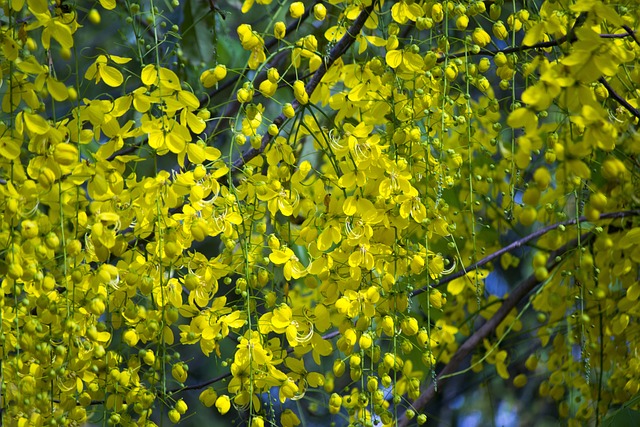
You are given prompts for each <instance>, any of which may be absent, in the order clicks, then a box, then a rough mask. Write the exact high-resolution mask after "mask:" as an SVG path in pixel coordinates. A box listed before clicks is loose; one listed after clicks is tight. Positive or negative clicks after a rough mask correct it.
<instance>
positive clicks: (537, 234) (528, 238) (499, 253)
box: [411, 209, 640, 297]
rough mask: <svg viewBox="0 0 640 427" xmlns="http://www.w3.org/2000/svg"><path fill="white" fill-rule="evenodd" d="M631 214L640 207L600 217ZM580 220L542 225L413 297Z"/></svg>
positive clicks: (582, 219) (638, 210) (621, 216)
mask: <svg viewBox="0 0 640 427" xmlns="http://www.w3.org/2000/svg"><path fill="white" fill-rule="evenodd" d="M629 216H640V209H637V210H631V211H620V212H608V213H603V214H601V215H600V219H601V220H603V219H616V218H625V217H629ZM578 222H588V220H587V218H586V217H584V216H581V217H580V218H578V219H576V218H573V219H569V220H567V221H563V222H558V223H555V224H551V225H548V226H546V227H542V228H541V229H539V230H536V231H534V232H533V233H531V234H528V235H526V236H525V237H523V238H521V239H518V240H516V241H515V242H513V243H511V244H509V245H507V246H505V247H504V248H502V249H500V250H498V251H496V252H494V253H492V254H491V255H487V256H486V257H484V258H482V259H481V260H480V261H478V262H476V263H475V264H471V265H470V266H468V267H465V268H462V269H461V270H459V271H456V272H455V273H453V274H450V275H448V276H446V277H443V278H442V279H440V280H439V281H438V283H436V284H435V285H427V286H424V287H422V288H420V289H416V290H415V291H413V293H412V294H411V296H412V297H415V296H417V295H420V294H422V293H424V292H426V291H427V290H428V289H429V287H432V288H437V287H440V286H442V285H445V284H447V283H449V282H451V281H453V280H455V279H457V278H459V277H462V276H464V275H466V274H467V273H468V272H469V271H472V270H475V269H477V268H478V267H482V266H483V265H485V264H488V263H490V262H491V261H493V260H494V259H497V258H499V257H501V256H502V255H504V254H505V253H507V252H511V251H512V250H514V249H516V248H519V247H521V246H524V245H526V244H527V243H529V242H530V241H532V240H535V239H537V238H539V237H541V236H543V235H544V234H547V233H548V232H550V231H552V230H555V229H557V228H560V227H566V226H568V225H574V224H576V223H578Z"/></svg>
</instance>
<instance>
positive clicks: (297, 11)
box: [289, 1, 304, 19]
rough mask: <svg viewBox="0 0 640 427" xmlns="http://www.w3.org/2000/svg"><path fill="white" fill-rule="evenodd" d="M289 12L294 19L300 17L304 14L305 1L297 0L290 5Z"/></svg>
mask: <svg viewBox="0 0 640 427" xmlns="http://www.w3.org/2000/svg"><path fill="white" fill-rule="evenodd" d="M289 13H290V14H291V17H292V18H293V19H298V18H300V17H301V16H302V15H303V14H304V3H303V2H301V1H296V2H293V3H291V6H289Z"/></svg>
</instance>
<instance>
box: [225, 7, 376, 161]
mask: <svg viewBox="0 0 640 427" xmlns="http://www.w3.org/2000/svg"><path fill="white" fill-rule="evenodd" d="M376 4H377V2H372V4H371V5H370V6H367V7H366V8H364V9H363V10H362V12H360V15H358V17H357V18H356V20H355V21H353V24H351V26H350V27H349V28H348V29H347V32H346V33H345V35H344V36H342V38H341V39H340V40H339V41H338V43H336V44H335V45H334V46H333V48H332V49H331V51H330V52H329V56H328V57H327V58H326V59H325V60H324V61H323V63H322V65H320V68H318V70H317V71H316V72H315V73H314V74H313V77H311V80H309V82H308V83H307V85H306V86H305V90H306V92H307V94H309V96H311V94H312V93H313V91H314V90H315V89H316V87H317V86H318V84H320V80H322V78H323V77H324V75H325V74H326V73H327V71H328V70H329V68H331V66H332V65H333V63H334V62H335V61H336V60H337V59H338V58H340V57H341V56H342V55H343V54H344V53H345V52H346V51H347V49H348V48H349V47H350V46H351V45H352V44H353V42H354V41H355V39H356V36H357V35H358V34H360V30H362V27H363V26H364V23H365V22H366V21H367V19H368V18H369V15H370V14H371V12H372V11H373V8H374V7H375V6H376ZM292 105H293V108H294V109H298V108H299V107H300V103H299V102H298V101H294V102H292ZM285 119H286V117H285V116H284V114H280V115H279V116H278V117H276V118H275V119H274V120H273V124H275V125H276V126H278V127H280V126H281V125H282V124H283V123H284V121H285ZM273 138H275V137H274V136H271V135H269V134H265V135H264V136H263V137H262V143H261V144H260V148H258V149H256V148H251V149H250V150H247V151H246V152H245V153H244V154H243V155H242V156H241V157H240V158H239V159H237V160H236V161H235V162H233V167H232V170H237V169H240V168H241V167H242V166H244V165H245V164H246V163H248V162H250V161H251V160H252V159H253V158H255V157H256V156H258V155H259V154H260V153H262V152H263V151H264V149H265V148H266V146H267V145H268V144H269V143H270V142H271V140H272V139H273Z"/></svg>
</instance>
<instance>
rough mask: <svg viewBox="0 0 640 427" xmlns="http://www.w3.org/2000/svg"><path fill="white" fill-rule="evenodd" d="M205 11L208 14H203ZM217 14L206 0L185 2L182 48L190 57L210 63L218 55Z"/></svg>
mask: <svg viewBox="0 0 640 427" xmlns="http://www.w3.org/2000/svg"><path fill="white" fill-rule="evenodd" d="M203 11H206V14H203ZM203 15H204V16H203ZM215 16H216V15H215V14H214V13H211V10H210V8H209V5H208V3H207V2H206V1H204V0H187V1H186V2H185V5H184V17H183V19H182V25H181V28H180V31H181V33H182V43H181V45H182V50H183V52H184V54H185V55H186V56H187V57H188V58H189V59H192V60H196V61H198V62H200V61H203V62H205V63H210V62H211V61H212V60H213V59H214V57H215V56H216V48H217V35H216V32H215V31H214V29H215V25H216V22H215V21H216V18H215Z"/></svg>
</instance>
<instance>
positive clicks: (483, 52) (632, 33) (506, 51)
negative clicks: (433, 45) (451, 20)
mask: <svg viewBox="0 0 640 427" xmlns="http://www.w3.org/2000/svg"><path fill="white" fill-rule="evenodd" d="M629 31H630V32H629ZM629 31H628V32H627V33H621V34H599V36H600V38H603V39H623V38H626V37H633V38H634V40H635V38H636V36H635V34H636V31H633V30H631V29H629ZM569 34H570V35H567V36H562V37H560V38H558V39H555V40H550V41H547V42H539V43H536V44H533V45H531V46H529V45H519V46H512V47H507V48H504V49H498V50H489V49H481V50H480V51H479V52H478V53H474V52H470V51H467V52H457V53H451V54H449V55H443V56H441V57H439V58H438V60H437V62H444V61H445V60H451V59H456V58H464V57H467V56H478V55H484V56H496V55H497V54H499V53H504V54H505V55H506V54H509V53H517V52H525V51H527V50H532V49H546V48H549V47H556V46H560V45H561V44H562V43H565V42H567V41H568V42H570V43H573V42H574V41H576V40H577V37H576V36H575V34H573V33H569Z"/></svg>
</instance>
